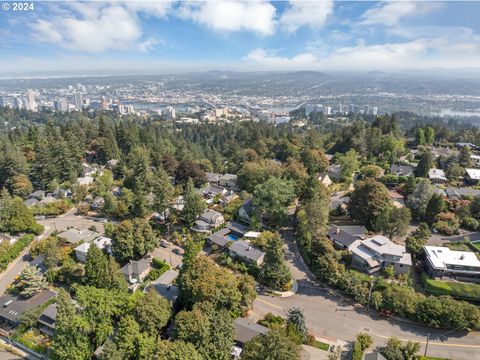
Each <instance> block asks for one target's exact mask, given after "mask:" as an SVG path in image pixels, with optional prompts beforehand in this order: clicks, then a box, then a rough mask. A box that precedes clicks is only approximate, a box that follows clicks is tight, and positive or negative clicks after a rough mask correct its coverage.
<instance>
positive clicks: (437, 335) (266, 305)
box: [254, 233, 480, 360]
mask: <svg viewBox="0 0 480 360" xmlns="http://www.w3.org/2000/svg"><path fill="white" fill-rule="evenodd" d="M284 237H285V238H286V239H287V245H288V246H287V249H286V259H287V261H288V263H289V266H290V269H291V271H292V275H293V277H294V278H295V279H296V280H297V282H298V285H299V289H298V292H297V294H296V295H294V296H292V297H290V298H280V297H272V296H264V295H260V296H259V297H258V298H257V300H255V302H254V313H255V315H256V316H258V318H261V317H263V316H264V315H265V314H266V313H268V312H272V313H274V314H277V315H283V316H285V311H286V310H288V309H289V308H290V307H293V306H297V307H300V308H302V309H304V311H305V317H306V320H307V326H308V327H309V329H310V330H311V332H312V333H313V334H314V335H316V336H319V337H325V338H332V339H341V340H346V341H352V340H354V338H355V335H356V334H357V333H359V332H365V331H366V332H368V333H370V334H371V335H372V337H373V339H374V342H375V345H383V344H384V343H385V342H386V340H387V339H388V338H389V337H391V336H396V337H398V338H400V339H402V340H413V341H417V342H420V344H421V346H422V350H421V351H422V354H423V351H424V346H425V342H426V339H427V336H428V334H430V341H429V346H428V355H430V356H441V357H447V358H449V359H454V360H471V359H480V333H478V332H471V333H469V334H465V333H448V334H446V336H445V333H446V331H439V330H434V329H429V328H424V327H421V326H418V325H413V324H411V323H408V322H400V321H395V320H386V319H384V318H381V317H379V316H378V315H376V314H372V316H368V315H367V314H365V309H364V307H362V306H360V305H357V306H355V304H354V303H353V302H351V301H350V300H347V299H345V298H344V297H343V296H342V295H341V294H338V293H337V292H336V291H335V290H332V289H328V288H322V287H320V286H318V285H317V284H315V283H314V282H312V281H311V280H310V279H309V277H308V276H307V272H308V269H306V268H305V266H304V264H303V262H302V261H301V259H300V258H299V257H298V256H296V255H295V254H296V253H297V250H296V245H295V243H294V241H293V237H292V235H291V234H288V233H287V234H286V235H285V236H284Z"/></svg>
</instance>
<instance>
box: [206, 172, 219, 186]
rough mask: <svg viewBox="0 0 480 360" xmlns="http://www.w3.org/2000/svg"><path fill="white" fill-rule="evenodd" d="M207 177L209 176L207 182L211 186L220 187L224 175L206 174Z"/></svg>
mask: <svg viewBox="0 0 480 360" xmlns="http://www.w3.org/2000/svg"><path fill="white" fill-rule="evenodd" d="M205 175H206V176H207V181H208V183H209V184H210V185H213V186H218V181H219V180H220V178H221V177H222V174H217V173H211V172H206V173H205Z"/></svg>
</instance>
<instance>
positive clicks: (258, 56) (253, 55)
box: [245, 48, 317, 69]
mask: <svg viewBox="0 0 480 360" xmlns="http://www.w3.org/2000/svg"><path fill="white" fill-rule="evenodd" d="M245 60H247V61H249V62H252V63H255V64H257V65H260V66H262V67H266V68H270V69H290V68H293V69H298V68H308V67H311V66H315V63H316V60H317V59H316V58H315V55H313V54H312V53H303V54H299V55H296V56H294V57H291V58H286V57H281V56H278V55H275V54H274V53H272V52H268V51H266V50H264V49H260V48H259V49H255V50H253V51H252V52H250V53H249V54H248V55H247V56H246V57H245Z"/></svg>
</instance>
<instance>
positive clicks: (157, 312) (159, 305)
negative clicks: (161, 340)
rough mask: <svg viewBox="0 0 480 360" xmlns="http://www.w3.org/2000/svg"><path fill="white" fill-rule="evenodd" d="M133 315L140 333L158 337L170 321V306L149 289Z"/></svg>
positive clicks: (165, 300)
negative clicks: (140, 330) (138, 325)
mask: <svg viewBox="0 0 480 360" xmlns="http://www.w3.org/2000/svg"><path fill="white" fill-rule="evenodd" d="M135 314H136V318H137V320H138V323H139V324H140V327H141V329H142V331H144V332H146V333H147V334H150V335H151V336H159V335H160V333H161V330H162V328H164V327H165V326H166V325H167V323H168V320H169V319H170V316H171V314H172V305H171V304H170V302H169V301H168V300H167V299H165V298H164V297H163V296H161V295H159V294H158V293H157V292H156V291H155V290H154V289H152V288H150V289H149V290H148V291H147V292H146V293H145V295H144V296H142V297H141V298H140V300H139V301H138V302H137V305H136V307H135Z"/></svg>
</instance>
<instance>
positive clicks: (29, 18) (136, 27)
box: [0, 0, 480, 74]
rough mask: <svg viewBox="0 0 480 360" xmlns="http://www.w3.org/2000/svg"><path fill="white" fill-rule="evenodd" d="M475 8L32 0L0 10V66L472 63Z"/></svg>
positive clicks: (151, 68) (152, 68) (335, 67)
mask: <svg viewBox="0 0 480 360" xmlns="http://www.w3.org/2000/svg"><path fill="white" fill-rule="evenodd" d="M4 3H5V2H2V4H4ZM9 4H10V5H12V2H10V3H9ZM479 14H480V2H474V1H470V2H458V1H450V2H434V1H388V2H373V1H372V2H370V1H330V0H325V1H261V0H259V1H200V2H178V1H111V2H100V1H89V2H77V1H62V2H58V1H35V2H34V3H33V10H29V11H13V9H12V8H10V9H9V10H5V9H2V10H0V74H8V73H17V74H22V73H32V72H59V73H60V72H72V73H86V74H87V73H95V72H98V73H102V72H105V73H107V72H108V73H112V72H118V73H123V74H125V73H139V72H156V73H169V72H171V73H173V72H186V71H204V70H237V71H265V70H269V71H270V70H275V71H276V70H279V71H294V70H316V71H325V72H328V71H397V70H410V69H419V70H428V69H437V68H446V69H464V68H475V69H478V68H479V67H480V21H478V17H479Z"/></svg>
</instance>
